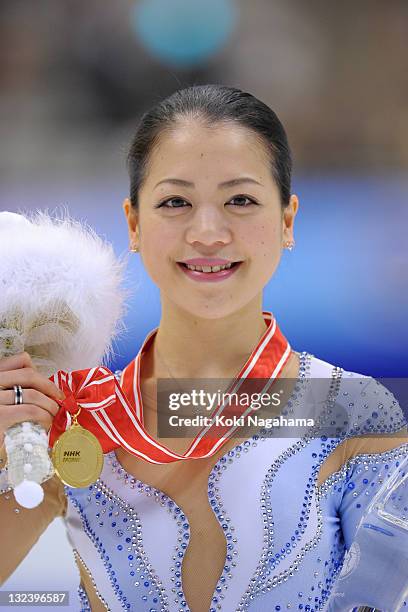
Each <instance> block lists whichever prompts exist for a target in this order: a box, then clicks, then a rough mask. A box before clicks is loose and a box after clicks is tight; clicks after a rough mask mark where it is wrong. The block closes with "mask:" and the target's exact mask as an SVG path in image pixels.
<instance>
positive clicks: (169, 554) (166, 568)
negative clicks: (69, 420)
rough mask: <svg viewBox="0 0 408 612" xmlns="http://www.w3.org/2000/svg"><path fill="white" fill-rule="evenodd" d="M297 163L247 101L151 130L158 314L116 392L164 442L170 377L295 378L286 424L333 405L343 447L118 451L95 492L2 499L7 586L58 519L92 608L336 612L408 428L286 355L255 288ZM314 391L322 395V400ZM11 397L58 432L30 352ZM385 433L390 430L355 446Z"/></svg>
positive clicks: (152, 118)
mask: <svg viewBox="0 0 408 612" xmlns="http://www.w3.org/2000/svg"><path fill="white" fill-rule="evenodd" d="M291 166H292V163H291V155H290V150H289V146H288V143H287V137H286V134H285V130H284V128H283V126H282V125H281V123H280V121H279V119H278V118H277V116H276V115H275V113H274V112H273V111H272V110H271V109H270V108H268V107H267V106H266V105H265V104H263V103H262V102H260V101H259V100H257V99H256V98H255V97H253V96H251V95H250V94H247V93H243V92H241V91H240V90H237V89H233V88H229V87H223V86H218V85H206V86H194V87H190V88H187V89H185V90H181V91H178V92H176V93H175V94H174V95H172V96H171V97H169V98H168V99H165V100H163V101H162V102H161V103H159V104H158V105H157V106H156V107H155V108H153V109H152V110H150V111H149V112H148V113H146V114H145V115H144V116H143V117H142V119H141V122H140V124H139V127H138V130H137V133H136V135H135V137H134V140H133V142H132V144H131V148H130V152H129V170H130V197H129V198H127V199H126V200H125V202H124V204H123V209H124V212H125V215H126V219H127V223H128V227H129V238H130V244H131V250H133V251H138V252H140V256H141V257H142V260H143V263H144V265H145V267H146V270H147V272H148V273H149V275H150V276H151V278H152V279H153V281H154V282H155V283H156V284H157V286H158V287H159V289H160V294H161V304H162V315H161V320H160V324H159V327H158V328H157V330H153V331H152V332H151V333H150V334H149V335H148V337H147V338H146V340H145V341H144V343H143V346H142V347H141V348H140V350H139V352H138V354H137V356H136V358H135V359H134V360H132V362H131V363H130V364H128V366H127V367H126V368H125V369H124V371H123V372H122V373H121V382H122V386H123V388H124V390H125V392H126V395H127V397H128V399H129V401H130V403H131V404H132V406H133V408H134V410H135V413H136V414H137V415H139V417H140V419H141V421H142V423H143V425H144V428H145V430H146V432H147V434H149V435H150V436H152V437H153V438H154V439H157V419H158V417H159V418H161V417H163V415H162V414H158V413H160V411H161V408H160V407H159V408H158V407H157V405H156V389H157V380H158V379H160V378H171V379H174V380H176V381H177V380H178V379H180V378H183V379H227V380H232V381H234V380H235V379H239V378H245V377H246V376H249V374H248V372H250V373H252V375H254V374H255V375H256V377H258V378H259V379H267V380H270V381H274V380H276V379H277V378H280V379H285V380H287V381H288V385H289V389H290V392H291V395H290V401H288V402H287V404H284V408H285V410H283V414H291V413H293V412H294V410H295V409H296V410H299V412H300V414H303V413H304V412H305V411H306V409H307V406H309V407H310V400H311V398H312V400H313V401H312V404H313V406H314V407H316V406H325V410H326V409H327V410H329V411H330V410H332V409H333V406H336V408H337V409H338V410H340V412H338V414H340V413H342V416H344V415H346V417H347V418H346V421H345V422H346V423H347V426H346V427H345V428H344V429H341V431H340V433H339V435H338V436H337V437H334V436H333V437H328V436H324V435H322V436H316V435H314V436H313V435H312V436H309V435H307V434H306V433H304V434H303V435H302V436H298V437H296V436H293V435H292V436H291V435H290V433H289V434H287V433H286V434H283V435H281V436H279V435H278V436H276V432H274V433H273V434H272V435H269V434H268V433H267V432H266V431H265V429H263V430H262V431H261V432H257V433H255V434H254V435H253V436H251V437H248V436H244V435H242V436H241V437H237V435H238V434H239V433H240V432H239V430H238V429H237V428H236V430H235V432H234V435H232V432H230V433H231V435H230V436H228V435H226V436H224V440H223V443H222V444H218V446H217V445H215V444H214V441H217V439H216V438H212V439H210V438H208V437H206V436H204V438H203V440H204V442H203V443H202V446H201V449H202V451H201V454H200V456H199V457H195V458H198V460H192V454H191V448H192V447H195V445H196V442H197V441H194V437H193V436H192V437H190V438H187V439H186V438H185V437H184V438H180V437H176V436H174V437H168V438H160V440H158V444H159V445H161V446H157V448H161V449H162V450H163V447H164V452H165V454H167V455H168V456H169V457H172V458H173V459H174V458H176V460H171V461H170V460H169V461H168V462H160V463H153V462H151V461H145V460H143V459H142V458H140V457H139V456H135V454H132V453H129V452H127V451H126V450H125V449H124V448H123V447H119V448H117V449H116V450H115V451H112V452H111V453H108V454H107V455H105V461H104V466H103V470H102V473H101V476H100V479H99V480H98V481H97V482H96V483H95V484H94V485H91V486H90V487H87V488H85V489H71V488H69V487H68V486H65V487H64V486H63V485H62V484H61V482H60V481H59V480H58V479H57V477H54V478H52V479H50V480H49V481H48V482H47V483H46V499H45V501H44V502H43V503H42V504H41V505H40V506H39V507H38V508H37V509H35V510H29V511H24V510H23V509H21V511H20V512H19V513H18V514H15V513H14V506H15V504H14V502H13V500H12V499H11V498H10V496H8V497H9V499H8V500H6V499H5V497H6V494H3V495H2V496H1V498H0V499H1V501H0V503H1V506H0V508H1V517H2V521H3V524H4V523H6V524H10V529H9V530H8V532H7V534H6V536H5V539H6V542H5V544H4V545H5V546H6V547H7V549H8V550H13V554H11V555H10V556H9V557H8V558H7V559H2V561H1V564H0V567H1V580H2V581H4V580H5V579H6V578H7V577H8V576H9V575H10V573H11V572H12V571H13V570H14V568H15V567H16V566H17V565H18V563H19V562H20V561H21V559H22V558H23V557H24V556H25V554H26V553H27V552H28V551H29V550H30V548H31V546H32V545H33V543H34V542H35V541H36V539H37V538H38V536H39V535H40V534H41V533H42V531H43V530H44V529H45V528H46V527H47V525H48V524H49V522H50V521H51V520H52V519H53V518H54V517H55V516H58V515H61V516H64V517H65V521H66V525H67V534H68V537H69V539H70V542H71V544H72V546H73V549H74V555H75V559H76V561H77V563H78V567H79V570H80V573H81V585H80V586H79V589H78V591H79V596H80V600H81V609H82V610H92V611H97V612H99V610H106V609H110V610H119V609H122V608H123V609H128V610H135V611H139V610H140V611H145V610H150V611H151V612H152V611H153V610H157V611H159V610H160V611H161V610H171V611H173V610H188V609H190V610H192V611H193V612H208V610H211V611H215V610H223V611H225V612H235V611H237V610H251V611H268V612H269V611H270V610H284V609H290V608H292V609H303V610H321V609H324V607H325V604H326V603H327V601H328V598H329V596H330V593H331V591H332V588H333V585H334V583H335V580H336V577H337V576H338V574H339V572H340V570H341V567H342V564H343V560H344V555H345V552H346V549H348V548H349V547H350V544H351V542H352V541H353V537H354V534H355V530H356V526H357V524H358V521H359V519H360V518H361V516H362V513H363V512H364V509H365V508H366V507H367V504H368V502H369V501H370V499H372V496H373V494H374V493H375V492H376V490H378V484H379V483H380V482H381V481H382V479H383V478H385V477H386V475H387V473H388V471H389V472H391V471H392V470H393V469H396V466H397V465H398V461H399V460H401V457H404V456H406V455H407V453H408V436H407V428H406V425H407V421H406V418H405V417H404V415H403V412H402V410H401V408H400V407H399V406H398V404H397V402H396V401H395V399H394V398H393V396H392V395H391V394H390V393H389V392H388V391H387V390H386V389H385V388H384V387H383V386H381V385H379V384H378V383H377V382H376V381H375V380H374V379H372V378H370V377H364V378H362V377H359V376H358V375H357V374H355V373H351V372H344V371H343V370H342V369H341V368H339V367H335V366H333V365H331V364H329V363H326V362H324V361H322V360H320V359H317V358H316V357H314V356H313V355H310V354H309V353H305V352H304V353H298V352H296V351H294V350H293V349H291V347H290V345H289V343H288V341H287V339H286V338H285V337H284V336H283V334H282V333H281V332H280V330H279V327H278V324H277V322H276V320H275V318H274V316H273V315H272V313H269V312H267V311H263V310H262V291H263V288H264V287H265V285H266V284H267V283H268V281H269V280H270V278H271V277H272V275H273V274H274V272H275V270H276V268H277V266H278V264H279V260H280V257H281V254H282V249H284V248H291V247H292V246H293V244H294V240H293V231H294V219H295V216H296V213H297V210H298V206H299V202H298V198H297V197H296V195H293V194H291ZM222 266H226V269H225V270H221V267H222ZM295 379H299V381H300V383H301V384H300V386H299V385H295V386H294V382H295ZM312 379H316V380H320V381H323V383H322V384H320V385H319V386H318V387H316V388H313V390H312V389H311V388H310V386H308V384H307V382H308V381H310V380H312ZM290 381H292V384H290ZM351 381H354V382H355V383H356V384H354V385H351V384H350V383H351ZM361 381H362V385H361V386H359V385H358V383H359V382H361ZM303 383H304V385H303ZM0 384H1V385H2V386H3V387H5V390H3V391H0V404H1V405H0V418H1V420H0V424H1V429H0V432H4V431H5V429H6V428H7V427H8V426H10V424H11V423H12V422H17V419H16V414H15V411H14V410H12V409H11V408H10V405H11V404H12V403H13V399H12V392H11V391H9V389H12V387H13V385H14V384H21V385H22V386H23V387H24V388H25V389H27V395H26V397H29V400H30V402H31V403H32V405H31V406H30V410H29V411H28V408H26V407H25V406H24V405H22V406H21V407H20V406H19V410H20V409H21V410H20V412H19V417H20V418H19V419H18V420H19V421H22V420H25V419H26V418H27V416H30V418H31V419H33V420H38V421H40V422H43V423H44V424H46V425H47V428H49V427H50V423H51V419H52V416H50V414H51V415H55V414H56V411H57V409H58V405H57V404H56V402H55V401H53V399H51V398H52V397H56V394H57V390H56V388H55V387H54V386H53V385H52V383H50V382H49V381H47V380H45V379H44V378H42V377H41V376H39V375H38V374H37V373H35V372H32V370H31V368H30V360H29V358H28V356H27V355H25V354H23V355H19V356H17V357H14V358H10V359H8V360H7V359H4V360H3V361H2V362H0ZM347 385H348V386H347ZM300 387H301V388H300ZM30 389H31V391H29V390H30ZM346 389H347V390H346ZM319 394H320V395H319ZM13 408H14V407H13ZM341 411H343V412H341ZM376 411H377V412H376ZM378 413H379V414H378ZM374 414H377V417H378V416H379V418H376V417H374ZM164 416H165V415H164ZM377 421H379V422H380V423H379V425H377V424H376V423H377ZM373 432H379V434H382V435H380V436H379V437H374V436H373V435H371V436H370V435H365V436H363V434H370V433H371V434H372V433H373ZM197 448H199V447H197ZM184 455H186V457H189V458H184V459H180V457H184ZM371 468H372V469H371ZM374 468H375V469H374ZM30 519H31V520H30ZM33 519H34V520H33ZM9 521H10V522H9ZM11 525H12V526H11ZM14 526H15V527H14ZM16 539H17V541H18V545H17V546H16V545H15V541H16ZM362 595H363V599H364V595H365V594H364V593H363V594H362Z"/></svg>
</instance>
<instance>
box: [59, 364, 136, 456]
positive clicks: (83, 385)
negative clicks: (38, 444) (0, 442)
mask: <svg viewBox="0 0 408 612" xmlns="http://www.w3.org/2000/svg"><path fill="white" fill-rule="evenodd" d="M50 380H52V381H53V382H54V384H55V385H56V386H57V387H58V388H59V389H60V390H61V391H62V392H63V393H64V394H65V399H64V400H56V401H57V403H58V404H59V405H60V409H59V411H58V412H57V414H56V416H55V417H54V419H53V423H52V426H51V429H50V432H49V446H51V447H53V446H54V444H55V442H56V441H57V440H58V438H59V436H60V435H61V434H63V433H64V432H65V431H66V430H67V429H69V428H70V426H71V415H73V414H75V413H77V412H78V410H79V408H82V410H81V411H80V413H79V415H78V416H77V421H78V423H79V424H80V425H82V427H84V428H85V429H88V430H89V431H91V432H92V433H93V434H94V435H95V436H96V437H97V438H98V440H99V442H100V444H101V446H102V450H103V452H104V453H108V452H110V451H111V450H113V449H114V448H117V447H118V446H120V443H119V441H118V440H116V439H115V438H114V437H113V436H112V433H111V431H110V430H109V427H108V423H109V421H111V420H113V422H115V423H116V425H118V426H119V427H120V428H121V429H122V427H121V421H124V420H125V419H124V417H125V415H126V412H125V411H124V410H123V405H122V404H123V399H124V397H122V399H120V398H119V395H122V396H123V391H122V390H120V391H121V393H120V394H118V392H117V390H118V389H119V388H120V387H119V384H118V382H117V380H116V378H115V375H114V374H113V373H112V372H111V371H110V370H109V369H108V368H105V367H95V368H91V369H87V370H75V371H73V372H64V371H63V370H59V371H58V372H57V373H56V374H54V375H53V376H52V377H50ZM126 403H127V407H128V408H129V410H130V407H129V403H128V402H126ZM106 417H107V418H106ZM107 419H108V420H107ZM122 426H123V427H125V426H126V423H125V422H123V423H122Z"/></svg>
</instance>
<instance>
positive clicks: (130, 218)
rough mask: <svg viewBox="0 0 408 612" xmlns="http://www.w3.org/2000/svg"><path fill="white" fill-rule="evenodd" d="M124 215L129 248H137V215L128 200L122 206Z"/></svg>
mask: <svg viewBox="0 0 408 612" xmlns="http://www.w3.org/2000/svg"><path fill="white" fill-rule="evenodd" d="M122 208H123V211H124V213H125V217H126V222H127V224H128V232H129V241H130V244H131V247H132V248H134V247H139V234H140V230H139V213H138V211H137V210H135V208H134V207H133V206H132V204H131V202H130V200H129V198H125V199H124V201H123V204H122Z"/></svg>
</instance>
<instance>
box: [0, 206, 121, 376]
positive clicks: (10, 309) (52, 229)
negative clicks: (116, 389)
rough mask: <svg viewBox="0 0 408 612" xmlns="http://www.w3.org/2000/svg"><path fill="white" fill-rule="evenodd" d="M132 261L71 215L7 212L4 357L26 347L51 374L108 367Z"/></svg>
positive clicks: (0, 319)
mask: <svg viewBox="0 0 408 612" xmlns="http://www.w3.org/2000/svg"><path fill="white" fill-rule="evenodd" d="M125 263H126V262H125V259H124V258H123V259H122V260H120V259H118V258H117V257H116V256H115V254H114V251H113V248H112V245H111V244H110V243H108V242H106V241H104V240H102V238H100V237H99V236H98V235H97V234H96V233H95V232H94V231H93V230H92V229H91V228H90V227H88V226H85V224H83V223H79V222H78V221H75V220H73V219H72V218H70V217H69V216H68V215H67V214H65V215H63V217H62V218H60V219H58V218H52V217H51V216H50V215H49V214H48V213H46V212H42V211H37V212H36V213H34V214H32V215H31V216H30V217H29V216H28V215H16V214H14V213H9V212H2V213H0V358H1V357H4V356H7V355H12V354H15V353H17V352H21V351H23V350H25V351H27V352H28V353H30V355H31V356H32V358H33V360H34V363H35V364H36V366H37V367H38V369H39V370H40V371H42V372H43V373H47V374H48V375H49V376H50V375H51V374H52V373H54V372H55V371H57V370H59V369H63V370H68V371H69V370H78V369H85V368H89V367H92V366H95V365H98V364H107V363H108V361H109V359H110V358H111V357H112V356H113V341H114V340H115V339H116V338H117V337H118V335H119V334H120V333H121V332H122V331H124V324H123V320H122V317H123V314H124V303H125V298H126V295H127V294H126V293H125V291H124V289H123V287H122V281H123V272H124V268H125Z"/></svg>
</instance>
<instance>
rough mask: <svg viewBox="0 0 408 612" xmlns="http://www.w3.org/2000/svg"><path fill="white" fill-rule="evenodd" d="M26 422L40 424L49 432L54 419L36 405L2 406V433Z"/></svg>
mask: <svg viewBox="0 0 408 612" xmlns="http://www.w3.org/2000/svg"><path fill="white" fill-rule="evenodd" d="M25 421H31V422H33V423H38V424H39V425H41V426H42V427H43V428H44V429H46V430H47V431H48V430H49V429H50V427H51V425H52V421H53V417H52V416H51V415H50V414H49V413H48V412H47V411H46V410H43V409H42V408H39V407H38V406H35V405H34V404H19V405H18V406H0V422H1V427H0V429H1V430H2V431H6V430H7V429H8V428H9V427H12V425H16V424H17V423H24V422H25Z"/></svg>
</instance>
